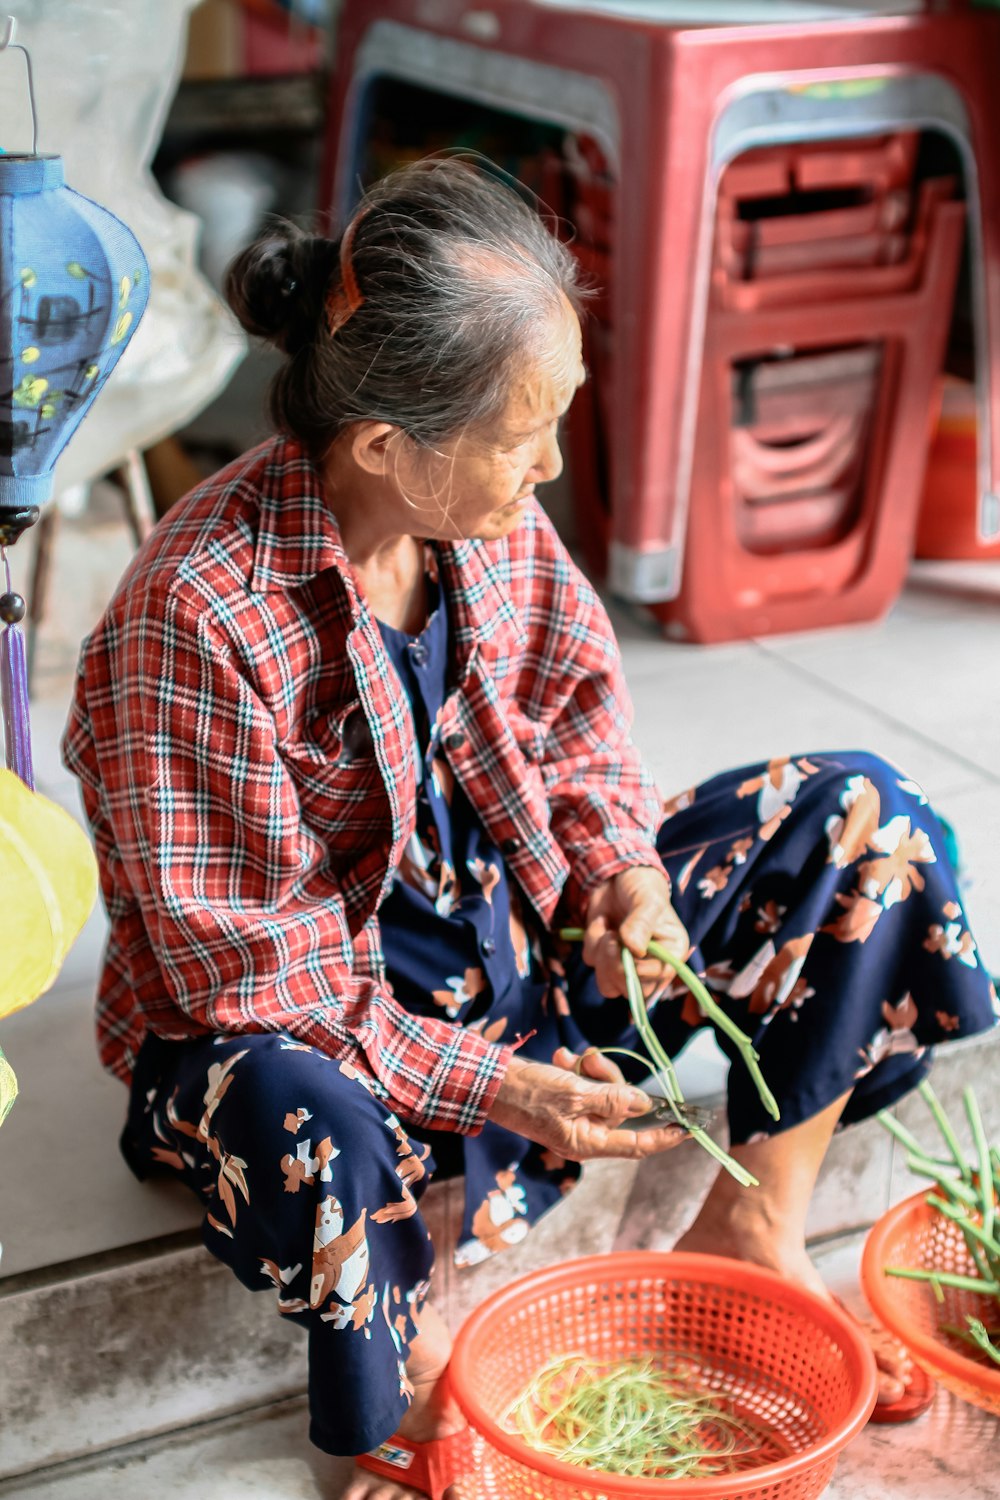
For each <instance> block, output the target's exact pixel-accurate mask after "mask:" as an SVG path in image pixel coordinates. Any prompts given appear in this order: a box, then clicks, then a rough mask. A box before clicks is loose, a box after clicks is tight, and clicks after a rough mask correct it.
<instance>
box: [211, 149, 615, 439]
mask: <svg viewBox="0 0 1000 1500" xmlns="http://www.w3.org/2000/svg"><path fill="white" fill-rule="evenodd" d="M347 233H348V234H349V236H350V238H349V241H348V247H349V249H348V255H347V257H346V260H347V265H346V267H345V269H346V271H347V275H346V277H343V276H342V270H341V241H340V240H331V239H327V238H325V237H323V236H322V235H314V234H308V233H305V232H303V231H301V230H299V229H296V228H295V226H294V225H291V224H287V223H278V224H276V225H274V226H273V227H271V228H269V229H268V230H266V231H265V232H264V233H263V234H262V235H261V236H260V237H259V238H258V239H257V240H256V241H255V242H254V243H253V244H252V245H250V246H249V247H248V248H247V249H246V250H244V251H242V252H241V254H240V255H238V256H237V257H236V259H235V260H234V261H233V263H232V264H231V266H230V267H229V270H228V272H227V275H226V297H227V299H228V301H229V303H230V306H231V307H232V308H233V311H234V312H235V313H236V315H237V317H238V318H239V320H240V322H241V323H242V324H243V326H244V328H246V329H247V330H248V332H250V333H252V334H256V335H258V336H261V337H264V338H266V339H268V340H269V341H270V342H271V343H273V344H275V345H276V346H277V347H278V348H279V349H282V350H283V351H284V352H285V353H286V354H287V356H288V359H287V360H286V362H285V364H284V365H283V367H282V368H281V369H280V370H279V372H278V374H277V375H276V376H275V379H274V381H273V384H272V387H271V392H270V408H271V416H272V419H273V421H274V423H275V425H276V426H277V427H278V429H279V430H280V431H283V432H286V433H288V434H290V435H291V436H293V437H295V438H297V439H298V440H299V441H300V442H301V443H302V444H303V445H304V447H306V448H307V449H308V450H309V451H310V452H311V453H312V454H313V455H314V456H316V457H320V456H322V455H323V454H324V453H326V452H327V450H328V449H329V447H330V445H331V443H332V442H333V441H334V439H335V438H336V437H337V435H338V434H339V433H340V432H342V431H343V429H344V428H345V427H347V426H348V425H349V424H351V423H353V422H358V421H365V420H368V421H380V422H391V423H393V424H394V425H396V426H398V427H400V428H401V429H402V430H403V431H404V432H406V433H407V434H408V435H409V436H410V437H411V438H413V439H414V440H415V441H417V442H419V443H422V444H425V445H427V446H429V447H432V446H434V445H435V444H436V443H438V442H440V441H441V440H442V439H444V438H447V437H450V436H452V435H453V434H456V433H458V432H461V431H463V430H466V429H469V428H472V429H474V428H476V427H479V426H481V425H482V424H485V423H487V422H489V421H490V419H491V418H493V417H495V416H496V415H498V414H499V413H500V412H501V411H502V410H503V408H504V406H505V404H506V400H507V397H508V394H509V391H510V387H511V383H512V381H513V380H514V379H515V378H516V376H517V374H518V372H519V371H520V370H521V369H522V368H523V367H524V365H525V363H526V362H527V361H529V360H530V359H531V358H532V357H533V356H535V355H537V356H541V355H542V354H543V353H544V350H545V343H546V338H547V335H548V332H549V330H550V329H551V327H552V323H553V320H554V318H555V317H556V316H557V315H558V310H559V308H560V307H562V306H563V305H564V304H563V302H562V297H561V295H560V294H563V295H564V296H565V297H566V298H567V299H568V300H569V302H570V305H571V306H572V307H573V308H574V310H575V311H577V312H579V310H580V306H581V302H582V298H583V297H584V296H585V295H586V292H585V290H584V289H583V288H582V287H581V284H580V280H579V273H578V270H577V264H576V261H575V259H574V257H573V255H572V254H571V253H570V252H569V250H568V249H567V248H566V246H565V245H564V244H562V243H561V241H559V240H558V239H557V238H556V237H555V235H554V234H553V233H552V232H551V231H550V229H549V228H548V227H547V225H546V223H545V222H544V221H543V219H542V218H541V216H540V215H539V214H538V213H537V212H535V210H534V209H532V208H531V207H529V206H528V204H527V203H525V202H524V200H523V199H522V198H521V197H520V196H519V195H518V194H517V193H516V192H514V191H513V190H512V189H510V188H508V187H506V186H504V185H503V184H502V183H501V182H499V181H498V180H497V179H496V178H495V177H493V176H491V175H488V174H487V173H485V172H483V171H481V170H479V169H478V168H477V167H475V166H474V165H473V164H471V163H470V162H469V161H468V160H467V159H463V158H461V157H444V158H429V159H427V160H424V161H419V162H415V163H413V164H412V165H409V166H406V167H403V168H401V169H400V170H398V171H396V172H393V173H391V174H390V175H389V176H387V177H384V178H382V179H381V180H380V181H379V182H377V183H376V184H375V185H374V186H373V187H372V188H370V189H369V191H368V192H367V193H366V194H365V196H364V198H363V199H362V202H361V204H360V206H359V208H358V210H357V212H356V214H355V216H354V218H353V220H352V222H351V225H350V226H349V227H348V231H347ZM352 275H353V279H354V281H355V282H356V287H357V291H358V292H359V293H360V298H361V301H360V304H359V305H357V306H356V308H355V309H354V310H353V311H351V312H350V313H349V315H348V316H347V317H346V318H345V319H344V321H343V322H341V324H340V326H339V327H337V326H336V320H334V325H333V326H334V329H335V331H333V332H331V325H330V322H329V319H328V314H327V309H328V307H329V306H330V305H331V302H330V299H331V298H333V299H335V300H336V299H337V298H338V297H339V298H340V299H342V298H343V295H344V282H345V280H346V281H350V278H351V276H352Z"/></svg>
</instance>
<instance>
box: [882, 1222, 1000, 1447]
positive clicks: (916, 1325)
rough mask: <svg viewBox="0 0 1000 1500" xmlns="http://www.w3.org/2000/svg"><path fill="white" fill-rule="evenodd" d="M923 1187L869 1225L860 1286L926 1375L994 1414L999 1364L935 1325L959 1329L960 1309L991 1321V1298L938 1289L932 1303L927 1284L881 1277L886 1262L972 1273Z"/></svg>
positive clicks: (957, 1235)
mask: <svg viewBox="0 0 1000 1500" xmlns="http://www.w3.org/2000/svg"><path fill="white" fill-rule="evenodd" d="M925 1198H926V1194H925V1193H924V1192H920V1193H916V1194H914V1196H913V1197H912V1198H907V1199H905V1200H904V1201H903V1202H902V1203H897V1204H896V1206H895V1208H890V1209H889V1211H888V1213H885V1214H883V1215H882V1217H881V1218H880V1219H879V1220H878V1222H877V1223H876V1224H875V1226H874V1228H873V1229H872V1230H871V1233H870V1234H869V1236H868V1238H867V1240H866V1241H865V1248H864V1252H863V1254H862V1257H861V1285H862V1287H863V1288H864V1292H865V1296H866V1297H867V1298H868V1301H869V1303H870V1305H871V1309H872V1311H873V1312H874V1314H875V1316H876V1317H877V1318H878V1320H879V1322H880V1323H884V1324H885V1326H886V1328H888V1329H889V1331H890V1332H891V1333H894V1334H895V1336H896V1338H898V1339H899V1341H900V1343H902V1344H905V1346H906V1347H907V1349H909V1351H910V1353H911V1354H912V1355H913V1358H914V1359H915V1360H916V1361H917V1363H918V1364H919V1365H921V1366H922V1367H923V1369H925V1370H926V1371H927V1373H928V1374H929V1375H933V1376H934V1378H935V1379H936V1380H938V1381H940V1383H941V1384H942V1385H943V1386H945V1387H946V1389H948V1390H949V1391H953V1392H954V1393H955V1395H956V1396H961V1397H962V1399H963V1401H969V1402H971V1404H972V1405H973V1406H980V1407H982V1408H983V1410H984V1411H989V1412H992V1413H993V1414H994V1416H998V1417H1000V1367H996V1366H994V1367H990V1366H984V1365H982V1364H980V1363H978V1362H977V1361H976V1360H973V1359H971V1358H969V1356H968V1354H967V1353H966V1352H964V1351H965V1345H964V1344H963V1343H962V1342H961V1340H959V1339H956V1338H955V1337H954V1336H953V1335H950V1334H947V1333H942V1332H941V1326H942V1324H946V1323H954V1324H957V1325H958V1326H959V1327H961V1326H962V1325H963V1324H964V1321H965V1314H966V1313H972V1314H973V1316H974V1317H978V1318H984V1319H987V1318H988V1319H989V1320H990V1321H994V1320H995V1318H996V1306H997V1305H996V1302H995V1301H994V1300H993V1299H992V1298H988V1297H979V1296H977V1295H976V1294H975V1292H960V1291H955V1290H954V1289H952V1288H948V1287H943V1288H942V1292H943V1296H944V1300H943V1302H938V1300H937V1298H936V1297H935V1296H934V1293H933V1292H932V1290H931V1288H930V1287H929V1286H928V1285H927V1283H926V1282H920V1281H907V1280H905V1279H904V1278H901V1277H898V1276H887V1275H886V1274H885V1268H886V1266H912V1267H913V1268H914V1270H918V1271H926V1270H930V1269H931V1267H933V1268H934V1269H935V1270H938V1271H952V1272H954V1273H956V1274H957V1275H959V1276H975V1274H976V1267H975V1262H974V1261H973V1259H972V1256H971V1255H970V1254H969V1252H968V1250H967V1248H966V1244H965V1240H964V1238H963V1235H962V1231H961V1229H960V1228H959V1227H958V1225H957V1224H953V1223H952V1222H951V1220H950V1219H946V1218H945V1217H944V1215H943V1214H940V1213H938V1212H937V1211H936V1210H935V1209H933V1208H931V1207H930V1205H929V1204H928V1203H927V1202H926V1201H925Z"/></svg>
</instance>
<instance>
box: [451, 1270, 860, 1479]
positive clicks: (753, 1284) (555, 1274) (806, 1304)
mask: <svg viewBox="0 0 1000 1500" xmlns="http://www.w3.org/2000/svg"><path fill="white" fill-rule="evenodd" d="M602 1272H609V1273H611V1274H613V1275H614V1276H615V1277H617V1278H621V1277H625V1276H637V1277H643V1278H647V1279H648V1278H650V1277H654V1278H655V1277H656V1276H657V1275H658V1274H660V1275H662V1276H664V1277H671V1278H676V1277H683V1276H685V1275H687V1276H691V1277H693V1278H696V1279H697V1280H700V1281H702V1282H706V1281H707V1282H709V1283H713V1284H716V1285H724V1286H729V1287H732V1286H734V1285H738V1284H742V1285H743V1286H745V1287H746V1288H747V1289H748V1290H751V1291H755V1292H758V1293H761V1294H764V1295H769V1296H771V1297H773V1298H774V1299H775V1300H776V1301H778V1302H781V1303H783V1304H784V1305H785V1306H791V1307H793V1308H797V1309H798V1310H799V1311H800V1312H804V1313H807V1314H808V1315H809V1316H810V1317H811V1318H813V1319H814V1320H815V1321H816V1322H817V1323H819V1324H820V1325H821V1326H825V1328H826V1330H827V1332H828V1333H832V1334H834V1335H835V1337H836V1339H837V1341H838V1343H839V1344H840V1345H841V1347H842V1348H843V1350H844V1353H845V1356H846V1357H847V1360H848V1363H849V1364H850V1365H851V1366H853V1369H852V1374H853V1375H854V1376H855V1378H856V1379H857V1382H858V1394H857V1396H856V1397H855V1400H854V1403H853V1405H852V1407H851V1409H850V1411H849V1413H848V1415H847V1418H846V1419H845V1420H844V1421H843V1422H842V1423H841V1425H840V1427H839V1429H838V1430H837V1431H836V1432H833V1433H831V1434H829V1435H828V1436H827V1437H825V1438H824V1439H823V1440H822V1441H821V1442H818V1443H817V1444H816V1445H815V1447H813V1448H810V1449H809V1450H808V1451H807V1452H805V1453H797V1454H793V1455H791V1456H789V1457H788V1458H783V1459H779V1460H778V1461H777V1462H776V1463H771V1464H761V1466H760V1468H758V1469H752V1470H749V1469H748V1470H747V1471H746V1474H745V1475H744V1478H745V1479H746V1482H747V1485H748V1487H751V1488H753V1489H757V1488H764V1487H766V1486H767V1485H769V1484H774V1483H776V1482H777V1481H779V1480H787V1479H790V1478H792V1477H793V1476H794V1475H796V1474H800V1473H802V1472H803V1471H804V1470H807V1469H811V1468H814V1467H815V1466H816V1465H818V1464H819V1463H821V1462H822V1461H823V1460H824V1459H826V1458H829V1457H833V1456H834V1455H835V1454H837V1453H839V1452H840V1450H841V1449H842V1448H844V1447H846V1446H847V1444H848V1443H849V1442H851V1441H852V1439H853V1438H855V1437H856V1436H857V1434H858V1433H859V1432H860V1431H861V1430H862V1428H863V1427H864V1426H865V1424H866V1423H867V1421H868V1418H869V1417H870V1416H871V1414H872V1411H873V1409H874V1407H875V1400H876V1396H877V1392H878V1376H877V1372H876V1365H875V1357H874V1355H873V1354H872V1351H871V1348H870V1346H869V1344H868V1341H867V1340H866V1338H865V1337H864V1334H863V1332H862V1330H861V1329H860V1327H859V1326H858V1325H857V1324H856V1323H855V1322H854V1321H853V1320H852V1319H851V1318H850V1317H848V1315H847V1314H845V1313H843V1312H841V1311H840V1309H839V1308H838V1307H837V1306H836V1304H835V1303H833V1302H828V1301H826V1300H825V1299H824V1298H823V1297H820V1296H818V1295H817V1294H816V1293H815V1292H810V1291H807V1290H806V1288H805V1287H801V1286H798V1285H796V1284H795V1283H794V1282H789V1281H786V1280H785V1279H784V1277H782V1276H779V1275H777V1273H776V1272H773V1271H766V1270H764V1269H763V1267H761V1266H754V1265H751V1264H750V1263H749V1261H743V1260H731V1259H729V1258H727V1257H726V1256H721V1255H700V1254H694V1253H688V1252H683V1251H673V1250H670V1251H657V1250H634V1251H613V1252H612V1253H611V1254H609V1255H587V1256H581V1257H580V1258H579V1259H577V1260H568V1261H561V1262H559V1263H558V1264H557V1265H554V1266H550V1267H548V1268H547V1269H546V1270H544V1271H533V1272H530V1273H529V1274H528V1275H527V1276H522V1277H520V1278H519V1279H518V1280H517V1281H512V1282H510V1284H509V1285H508V1286H506V1287H504V1288H503V1289H502V1290H501V1291H499V1292H496V1293H493V1294H491V1296H490V1298H489V1300H488V1302H484V1303H482V1304H481V1305H480V1306H479V1307H477V1308H476V1309H475V1310H474V1311H473V1312H471V1313H470V1314H469V1316H468V1317H467V1318H466V1320H465V1322H464V1323H463V1324H462V1326H461V1328H460V1329H459V1331H458V1334H457V1335H456V1338H455V1345H454V1348H453V1350H452V1354H451V1360H450V1362H449V1366H448V1373H449V1377H450V1379H449V1385H450V1387H451V1390H452V1393H453V1394H454V1396H455V1399H456V1400H457V1402H458V1404H459V1406H460V1407H461V1409H462V1411H463V1413H464V1414H465V1416H466V1418H467V1419H468V1421H469V1422H470V1424H471V1425H472V1426H473V1427H474V1428H476V1429H478V1430H479V1431H480V1432H481V1433H483V1435H484V1436H485V1437H486V1438H487V1440H488V1441H489V1442H490V1444H491V1445H492V1446H493V1447H495V1448H498V1449H499V1450H500V1452H501V1453H505V1454H506V1455H507V1456H508V1457H509V1458H512V1459H514V1460H515V1461H516V1462H518V1463H523V1464H525V1465H526V1466H528V1467H533V1468H535V1469H537V1470H539V1471H540V1472H542V1473H544V1474H547V1475H549V1476H550V1477H551V1478H553V1479H560V1480H562V1481H563V1483H565V1484H567V1485H569V1486H572V1487H573V1488H576V1489H579V1487H580V1486H581V1484H584V1483H590V1482H591V1481H590V1479H589V1478H588V1476H591V1475H593V1476H596V1478H597V1479H599V1483H600V1488H601V1489H602V1490H603V1491H606V1492H607V1494H609V1495H620V1496H630V1497H632V1500H640V1497H648V1500H654V1497H655V1500H662V1497H663V1496H664V1495H665V1494H667V1492H668V1490H667V1487H668V1486H669V1494H670V1496H671V1497H675V1496H676V1497H677V1500H732V1497H733V1490H732V1483H733V1476H732V1475H731V1474H723V1475H719V1476H717V1477H715V1478H712V1479H689V1480H676V1479H666V1480H665V1479H633V1478H631V1477H630V1476H628V1475H620V1474H606V1473H604V1472H603V1470H597V1469H585V1468H581V1467H580V1466H579V1465H577V1464H566V1463H562V1462H561V1461H560V1460H559V1459H557V1458H550V1457H549V1455H548V1454H546V1453H539V1452H537V1450H535V1449H534V1448H532V1447H530V1446H529V1445H528V1444H527V1443H525V1442H524V1441H523V1440H522V1439H521V1438H519V1437H516V1436H514V1434H512V1433H509V1432H506V1431H505V1430H504V1429H503V1428H502V1427H501V1426H500V1424H499V1423H498V1422H496V1421H495V1420H494V1418H493V1417H491V1416H489V1415H488V1414H487V1413H486V1412H484V1411H481V1410H480V1409H479V1407H478V1406H475V1405H474V1404H473V1403H472V1402H470V1401H469V1400H468V1398H467V1396H466V1394H465V1392H466V1390H467V1389H468V1388H469V1386H470V1384H471V1382H472V1378H473V1364H474V1356H473V1350H472V1345H473V1344H474V1342H475V1340H476V1337H477V1335H478V1333H479V1332H480V1330H481V1329H482V1327H483V1325H484V1324H485V1323H486V1322H487V1321H489V1320H490V1319H492V1318H493V1317H495V1316H496V1315H497V1314H498V1313H502V1312H505V1311H507V1310H509V1309H511V1308H514V1307H517V1306H518V1305H519V1304H520V1303H521V1302H523V1301H524V1299H525V1297H526V1295H531V1296H535V1295H537V1294H538V1293H540V1292H544V1291H545V1290H546V1289H547V1288H548V1287H552V1286H558V1287H559V1288H561V1289H562V1288H565V1287H566V1286H567V1285H573V1284H575V1283H580V1282H587V1281H593V1280H594V1279H595V1278H599V1277H600V1275H601V1273H602Z"/></svg>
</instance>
